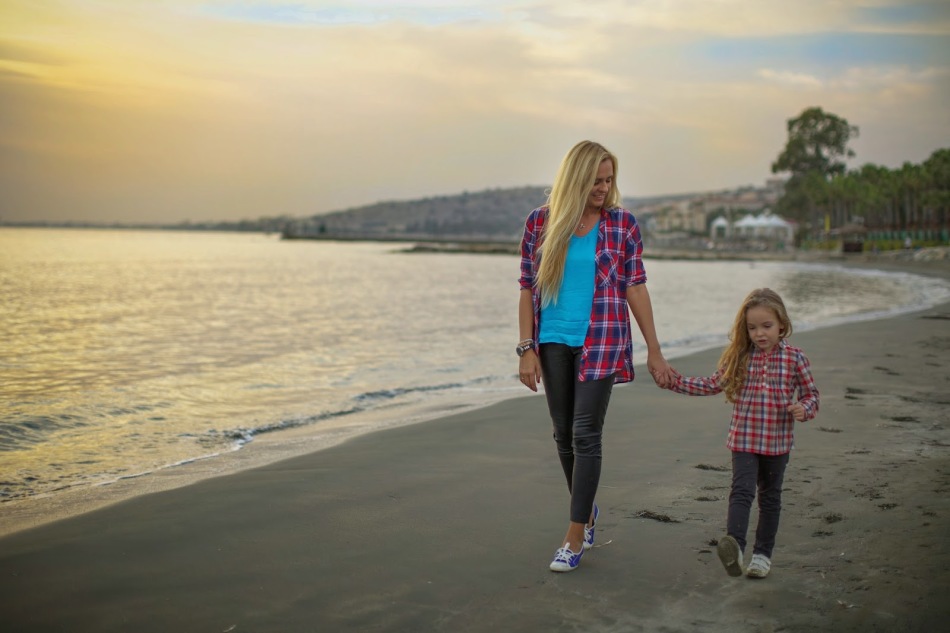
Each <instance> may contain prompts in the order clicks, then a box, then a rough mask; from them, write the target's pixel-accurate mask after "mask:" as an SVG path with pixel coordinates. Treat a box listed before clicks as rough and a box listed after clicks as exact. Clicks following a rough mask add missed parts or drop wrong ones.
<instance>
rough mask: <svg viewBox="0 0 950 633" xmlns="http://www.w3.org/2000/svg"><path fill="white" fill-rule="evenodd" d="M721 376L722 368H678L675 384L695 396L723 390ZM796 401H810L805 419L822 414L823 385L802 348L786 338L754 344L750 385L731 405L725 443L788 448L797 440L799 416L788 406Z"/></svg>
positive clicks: (765, 450)
mask: <svg viewBox="0 0 950 633" xmlns="http://www.w3.org/2000/svg"><path fill="white" fill-rule="evenodd" d="M719 379H720V376H719V372H718V371H717V372H716V373H715V374H713V375H712V376H709V377H708V378H697V377H687V376H681V375H679V374H677V375H676V382H675V383H674V384H673V386H672V387H671V389H672V390H673V391H676V392H678V393H685V394H688V395H691V396H711V395H715V394H717V393H720V392H722V385H721V384H720V382H719ZM796 402H800V403H801V404H802V406H804V407H805V419H806V420H812V419H814V417H815V416H816V415H818V388H817V387H816V386H815V380H814V379H813V378H812V375H811V364H810V363H809V362H808V358H806V357H805V354H804V353H803V352H802V350H800V349H798V348H797V347H792V346H791V345H789V344H788V343H787V342H786V341H784V340H782V341H779V344H778V345H776V346H775V348H773V350H772V351H771V352H769V353H768V354H766V353H765V352H763V351H762V350H760V349H758V348H753V350H752V352H751V353H750V355H749V372H748V374H747V375H746V381H745V385H744V386H743V387H742V391H741V392H740V393H739V399H738V401H737V402H736V403H735V404H734V405H733V408H732V422H731V423H730V424H729V439H728V440H726V446H727V447H729V449H730V450H733V451H739V452H742V453H756V454H758V455H782V454H785V453H787V452H789V451H790V450H792V446H793V443H794V441H793V440H794V438H793V432H794V429H795V419H794V418H793V417H792V414H791V413H789V412H788V406H789V405H791V404H795V403H796Z"/></svg>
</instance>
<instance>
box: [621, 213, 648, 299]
mask: <svg viewBox="0 0 950 633" xmlns="http://www.w3.org/2000/svg"><path fill="white" fill-rule="evenodd" d="M626 216H627V221H628V223H629V224H628V226H626V227H625V229H626V233H625V235H624V260H623V284H622V286H623V288H627V287H629V286H636V285H638V284H643V283H646V281H647V272H646V269H645V268H644V267H643V239H642V238H641V237H640V226H639V225H638V224H637V220H636V218H634V217H633V215H632V214H630V213H627V214H626Z"/></svg>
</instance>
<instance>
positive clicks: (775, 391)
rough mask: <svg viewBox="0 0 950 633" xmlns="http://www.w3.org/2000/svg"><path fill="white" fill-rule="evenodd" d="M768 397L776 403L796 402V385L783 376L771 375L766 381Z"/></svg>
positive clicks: (786, 404)
mask: <svg viewBox="0 0 950 633" xmlns="http://www.w3.org/2000/svg"><path fill="white" fill-rule="evenodd" d="M765 388H766V391H768V399H769V402H771V403H772V404H774V405H784V406H786V407H787V406H788V405H790V404H794V403H795V387H794V385H791V384H790V383H789V381H787V380H784V379H783V378H782V377H781V376H775V377H772V376H769V377H768V379H767V380H766V381H765Z"/></svg>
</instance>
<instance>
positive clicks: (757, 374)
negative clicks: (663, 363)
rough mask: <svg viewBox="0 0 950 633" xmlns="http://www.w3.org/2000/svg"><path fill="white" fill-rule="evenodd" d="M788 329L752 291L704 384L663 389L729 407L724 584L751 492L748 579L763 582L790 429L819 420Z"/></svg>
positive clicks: (761, 293) (738, 560)
mask: <svg viewBox="0 0 950 633" xmlns="http://www.w3.org/2000/svg"><path fill="white" fill-rule="evenodd" d="M791 333H792V323H791V321H790V320H789V318H788V312H786V310H785V304H784V303H783V302H782V298H781V297H779V296H778V294H777V293H776V292H774V291H772V290H769V289H768V288H760V289H758V290H753V291H752V292H751V293H750V294H749V296H748V297H746V299H745V301H744V302H743V303H742V307H741V308H740V309H739V313H738V314H737V315H736V321H735V324H734V325H733V327H732V334H731V335H730V337H729V340H730V341H731V342H730V344H729V346H728V347H727V348H726V350H725V351H724V352H723V353H722V357H721V358H720V359H719V369H718V371H716V373H715V374H713V375H712V376H710V377H708V378H695V377H685V376H682V375H680V374H679V373H678V372H674V374H675V381H674V382H673V384H672V386H671V387H670V389H672V390H673V391H676V392H677V393H685V394H688V395H691V396H711V395H714V394H717V393H720V392H725V394H726V399H727V400H728V401H729V402H731V403H732V404H733V409H732V422H731V423H730V424H729V438H728V440H727V441H726V446H727V447H728V448H729V450H731V451H732V491H731V492H730V493H729V514H728V518H727V523H726V533H727V536H725V537H723V538H722V539H720V541H719V545H718V547H717V551H718V554H719V559H720V560H721V561H722V564H723V565H724V566H725V568H726V572H728V574H729V575H730V576H741V575H742V572H743V564H742V554H743V552H744V551H745V546H746V532H747V531H748V528H749V512H750V511H751V508H752V500H753V499H754V498H755V495H756V489H758V494H759V524H758V527H757V528H756V530H755V545H754V547H753V548H752V560H751V561H750V562H749V566H748V568H747V569H746V570H745V571H746V575H747V576H748V577H749V578H765V577H766V576H768V574H769V570H770V569H771V567H772V561H771V559H772V548H773V547H774V546H775V534H776V533H777V532H778V522H779V513H780V512H781V509H782V479H783V477H784V475H785V467H786V466H787V465H788V457H789V451H791V450H792V433H793V430H794V426H795V422H796V421H798V422H804V421H805V420H811V419H813V418H814V417H815V416H816V415H817V414H818V389H817V387H815V381H814V380H813V379H812V376H811V370H810V364H809V362H808V359H807V358H806V357H805V354H804V353H802V351H801V350H800V349H798V348H797V347H792V346H791V345H789V344H788V343H787V342H786V341H785V339H786V338H788V336H789V335H790V334H791Z"/></svg>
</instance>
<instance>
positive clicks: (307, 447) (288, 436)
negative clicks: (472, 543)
mask: <svg viewBox="0 0 950 633" xmlns="http://www.w3.org/2000/svg"><path fill="white" fill-rule="evenodd" d="M915 255H919V253H915V252H912V251H901V252H892V253H889V254H886V255H883V256H878V257H873V258H872V257H870V256H869V257H862V256H860V255H858V256H854V255H849V256H847V257H844V258H832V259H824V260H818V261H826V262H830V263H834V264H836V265H843V266H845V267H848V268H854V269H862V270H883V271H887V272H902V273H912V274H917V275H923V276H932V277H937V278H941V279H945V280H950V259H944V258H940V259H934V258H927V259H922V260H918V259H915V258H914V256H915ZM790 261H792V260H790ZM794 261H802V260H794ZM809 261H810V262H813V263H818V261H816V260H809ZM874 318H877V317H874ZM883 318H888V317H883ZM830 326H831V325H830V324H829V325H825V326H822V327H821V328H819V329H823V328H825V327H830ZM695 353H701V352H692V353H691V354H695ZM521 395H522V394H514V395H508V396H501V397H497V398H493V399H491V400H489V402H487V403H486V402H477V401H474V400H472V399H468V400H466V401H464V402H463V401H458V402H456V401H454V400H452V401H446V402H441V403H432V404H431V405H429V406H427V407H425V408H424V409H423V410H421V411H418V410H417V411H415V412H413V413H410V414H408V415H406V413H403V415H402V416H398V414H395V413H393V412H388V411H386V410H380V411H377V412H373V413H368V414H367V415H365V416H363V417H361V418H360V420H355V421H353V420H350V419H349V418H348V419H347V421H346V422H347V424H341V425H340V427H339V428H337V429H332V428H330V429H326V430H324V431H321V433H320V434H317V435H314V434H313V432H312V431H311V430H310V429H309V428H308V427H306V426H304V427H301V428H299V429H288V430H282V431H281V432H280V433H277V434H261V435H258V436H256V437H255V438H254V440H253V442H250V443H242V444H241V445H240V446H236V447H235V448H233V449H232V450H231V451H226V452H223V453H220V452H219V453H215V454H211V455H208V456H205V457H199V458H195V459H190V460H187V461H185V462H181V463H178V464H173V465H169V466H166V467H163V468H159V469H156V470H151V471H148V472H143V473H141V474H133V475H129V476H123V477H121V478H118V479H116V480H114V481H112V482H108V483H102V484H95V485H81V486H76V487H75V488H71V489H60V490H58V491H56V492H55V493H54V494H49V495H40V496H36V497H33V498H30V499H25V500H14V501H8V502H4V503H2V504H0V537H3V536H5V535H9V534H13V533H16V532H18V531H21V530H25V529H29V528H33V527H38V526H41V525H43V524H46V523H50V522H53V521H57V520H61V519H67V518H70V517H72V516H76V515H81V514H84V513H86V512H90V511H95V510H98V509H101V508H105V507H108V506H110V505H112V504H115V503H119V502H123V501H126V500H129V499H132V498H134V497H137V496H140V495H147V494H152V493H156V492H162V491H166V490H173V489H176V488H180V487H183V486H188V485H192V484H194V483H197V482H200V481H202V480H205V479H210V478H214V477H221V476H228V475H232V474H235V473H239V472H242V471H245V470H249V469H253V468H258V467H262V466H266V465H268V464H271V463H274V462H277V461H281V460H284V459H288V458H293V457H297V456H301V455H306V454H309V453H313V452H318V451H321V450H325V449H327V448H330V447H333V446H337V445H339V444H343V443H346V442H348V441H350V440H352V439H353V438H355V437H359V436H361V435H364V434H367V433H370V434H372V433H378V432H381V431H380V430H379V429H381V428H382V429H385V428H393V427H398V426H406V425H413V424H421V423H427V422H431V421H434V420H438V419H439V418H442V417H445V416H447V415H450V414H453V413H457V412H463V411H472V410H478V409H480V408H482V407H484V406H488V405H490V404H492V403H494V402H498V401H506V400H509V399H511V398H517V397H520V396H521ZM393 415H397V416H398V417H399V421H398V423H394V420H395V419H394V418H392V416H393ZM403 416H404V419H403ZM353 422H355V425H353V426H349V425H350V424H352V423H353Z"/></svg>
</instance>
